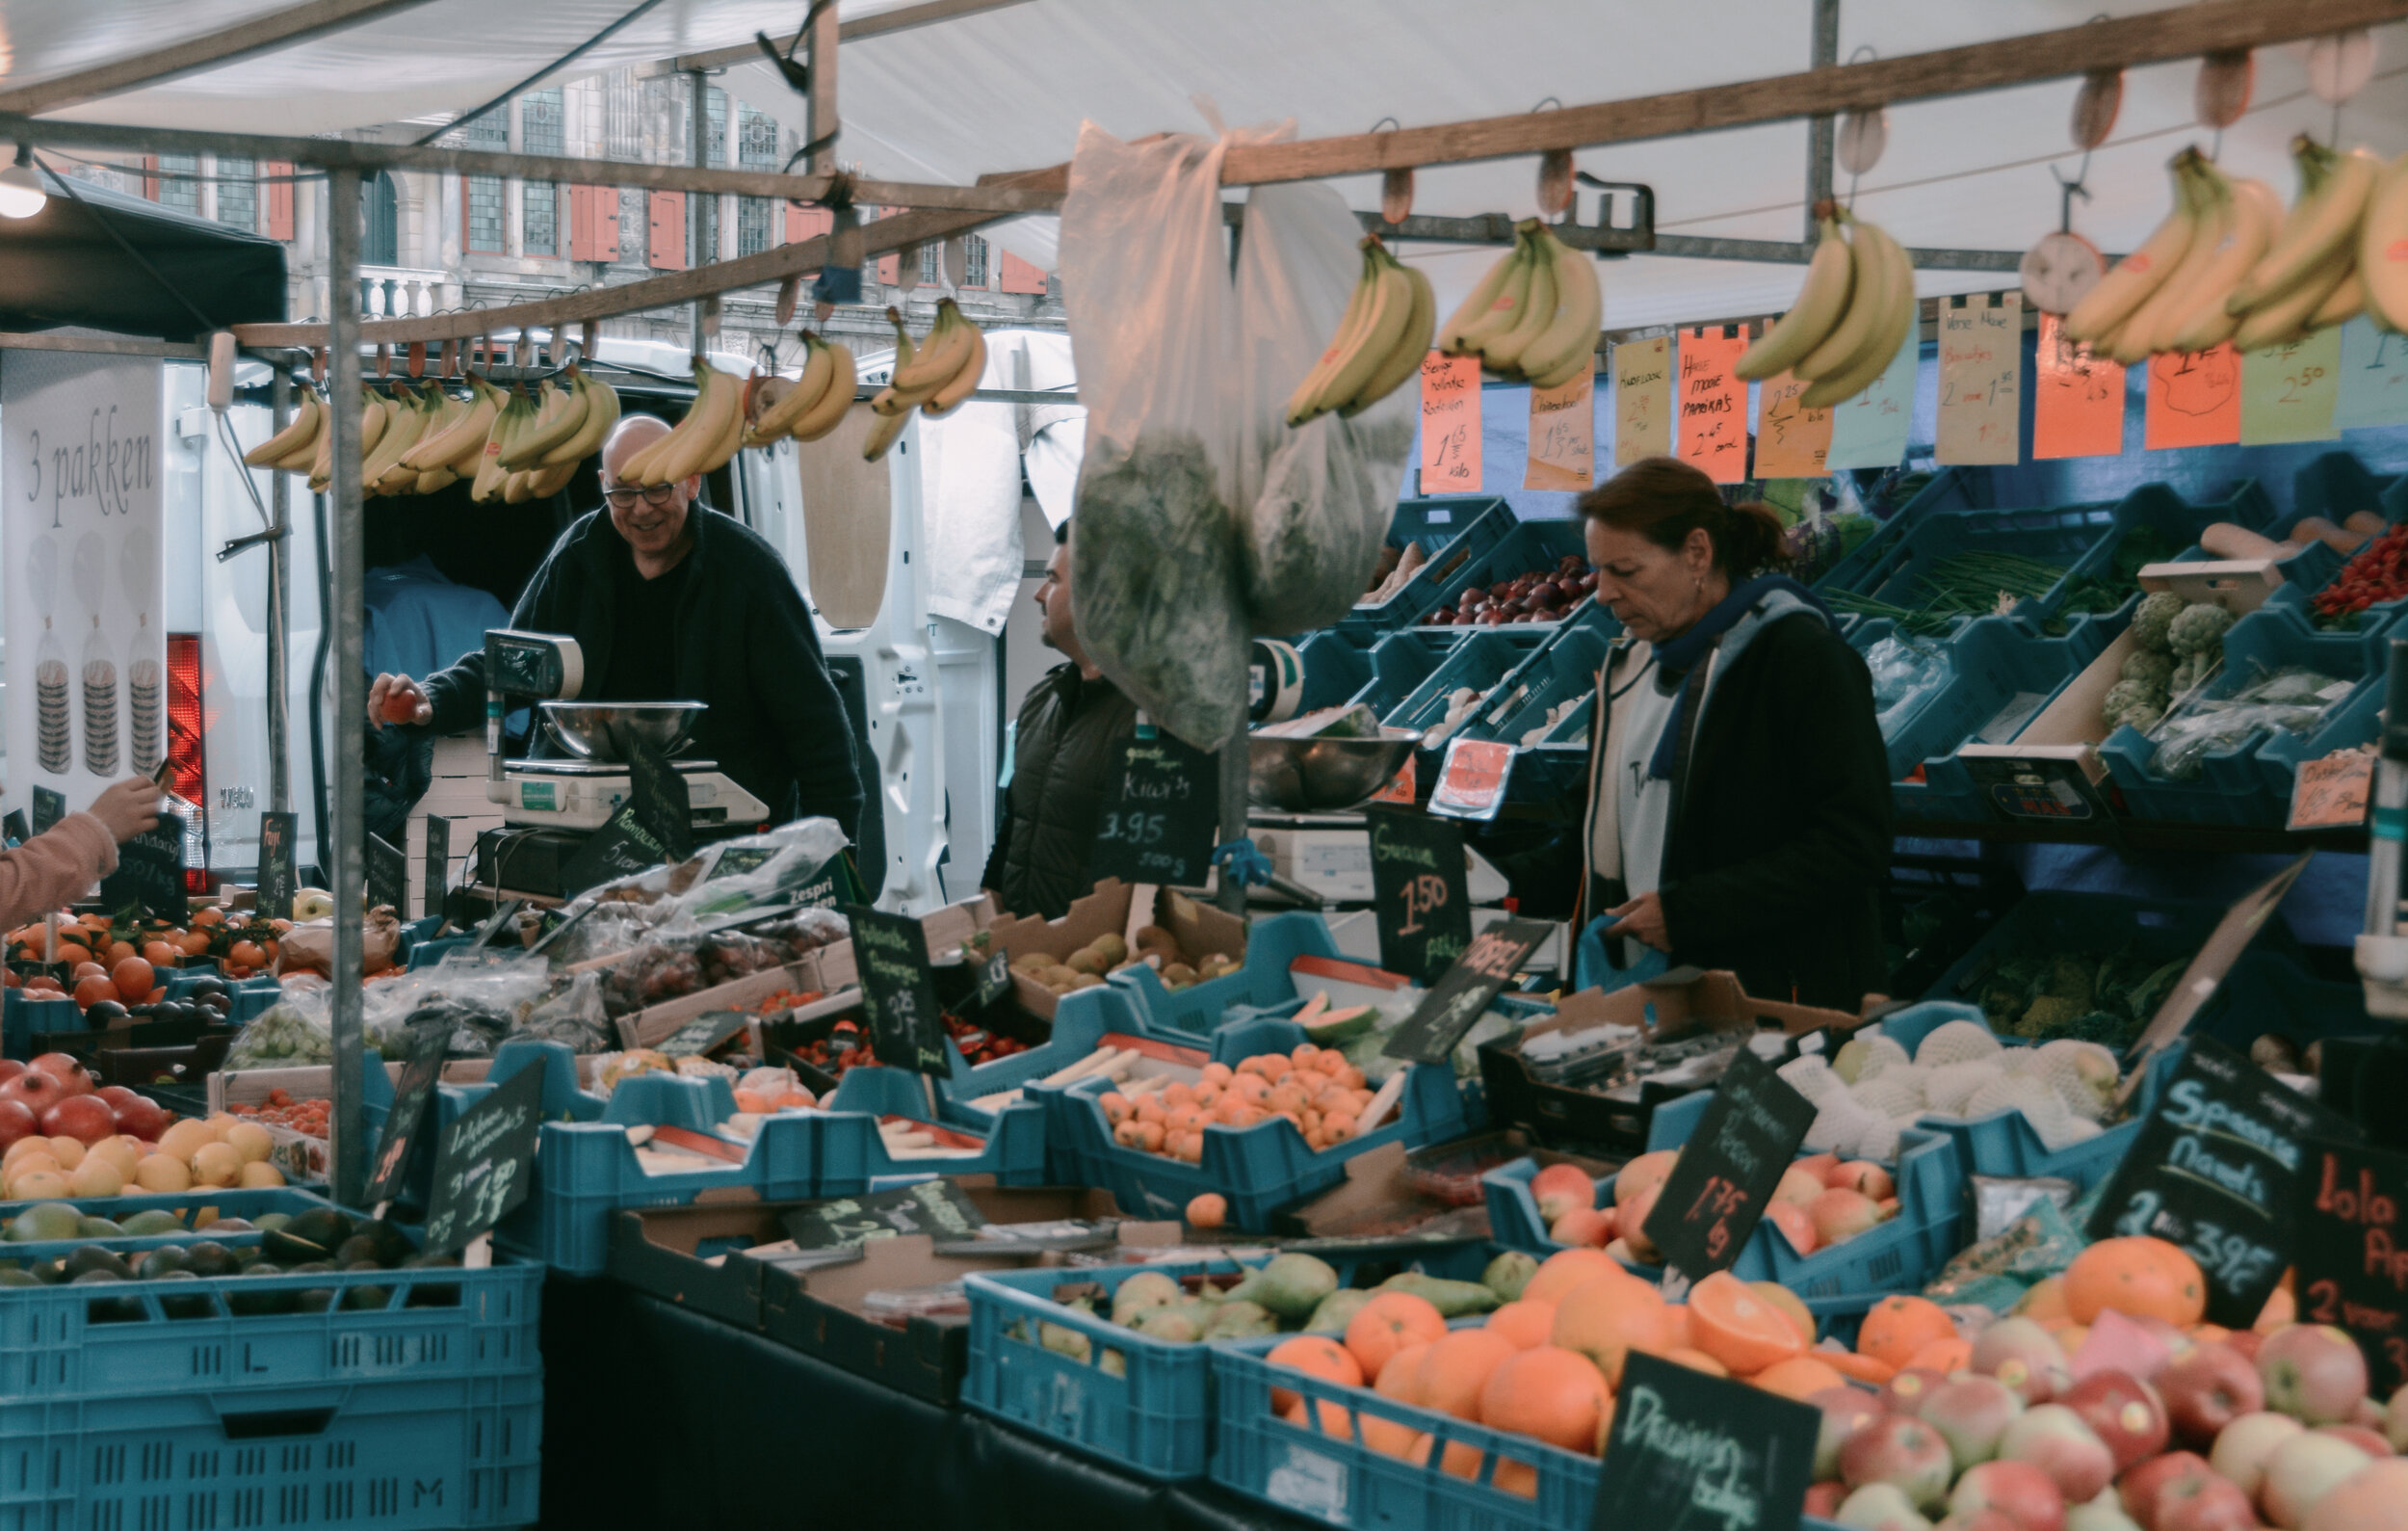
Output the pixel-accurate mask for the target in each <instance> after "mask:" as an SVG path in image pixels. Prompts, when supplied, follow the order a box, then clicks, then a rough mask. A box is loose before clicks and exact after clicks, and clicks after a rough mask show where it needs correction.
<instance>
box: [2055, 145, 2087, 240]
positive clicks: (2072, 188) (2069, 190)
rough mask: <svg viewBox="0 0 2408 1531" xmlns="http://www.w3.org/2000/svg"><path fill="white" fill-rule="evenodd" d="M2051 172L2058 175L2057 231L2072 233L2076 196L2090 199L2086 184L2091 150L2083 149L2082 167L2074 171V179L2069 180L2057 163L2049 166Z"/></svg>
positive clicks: (2085, 199) (2084, 199)
mask: <svg viewBox="0 0 2408 1531" xmlns="http://www.w3.org/2000/svg"><path fill="white" fill-rule="evenodd" d="M2049 173H2050V174H2051V175H2054V176H2055V177H2056V190H2057V215H2056V229H2057V232H2058V233H2060V234H2070V233H2072V232H2073V231H2074V198H2077V197H2079V198H2081V199H2082V200H2083V201H2085V202H2086V201H2088V200H2090V188H2089V186H2088V185H2087V184H2085V183H2086V182H2087V181H2088V180H2089V177H2090V151H2089V150H2088V149H2084V150H2082V154H2081V170H2078V171H2076V172H2074V178H2073V179H2072V180H2067V179H2066V178H2065V172H2062V171H2060V170H2058V169H2057V168H2056V167H2055V165H2051V166H2050V167H2049Z"/></svg>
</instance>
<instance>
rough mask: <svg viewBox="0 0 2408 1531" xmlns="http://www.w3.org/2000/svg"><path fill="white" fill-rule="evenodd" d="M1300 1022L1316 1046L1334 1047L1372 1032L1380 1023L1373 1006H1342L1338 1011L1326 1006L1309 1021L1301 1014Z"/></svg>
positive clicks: (1377, 1013)
mask: <svg viewBox="0 0 2408 1531" xmlns="http://www.w3.org/2000/svg"><path fill="white" fill-rule="evenodd" d="M1307 1008H1308V1009H1309V1008H1310V1007H1309V1006H1308V1007H1307ZM1298 1020H1299V1023H1300V1024H1302V1025H1303V1027H1304V1035H1305V1036H1307V1037H1309V1038H1311V1039H1312V1040H1313V1044H1314V1045H1315V1046H1317V1047H1334V1046H1336V1045H1338V1044H1339V1043H1343V1042H1348V1041H1351V1040H1352V1039H1354V1038H1356V1037H1360V1036H1362V1035H1363V1034H1364V1033H1365V1032H1367V1031H1370V1030H1371V1029H1372V1027H1373V1026H1374V1025H1375V1024H1377V1023H1378V1020H1379V1011H1378V1009H1377V1008H1376V1007H1374V1006H1372V1005H1341V1006H1339V1007H1337V1008H1336V1009H1329V1008H1326V1006H1325V1005H1324V1008H1323V1009H1322V1011H1321V1012H1320V1013H1319V1014H1317V1015H1316V1016H1313V1017H1312V1018H1311V1019H1309V1020H1306V1019H1304V1018H1303V1017H1302V1016H1301V1013H1299V1016H1298Z"/></svg>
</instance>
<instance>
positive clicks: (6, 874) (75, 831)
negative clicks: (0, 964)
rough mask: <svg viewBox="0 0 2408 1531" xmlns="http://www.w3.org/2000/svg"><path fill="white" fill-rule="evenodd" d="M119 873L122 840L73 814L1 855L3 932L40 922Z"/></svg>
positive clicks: (89, 818) (95, 822) (87, 817)
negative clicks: (115, 872)
mask: <svg viewBox="0 0 2408 1531" xmlns="http://www.w3.org/2000/svg"><path fill="white" fill-rule="evenodd" d="M117 869H118V845H117V840H116V839H115V838H114V837H113V836H111V834H110V833H109V829H108V826H106V825H104V824H102V823H101V822H100V821H99V820H98V819H96V818H93V817H92V815H91V814H89V813H70V814H68V815H67V816H66V817H65V818H64V819H61V820H60V821H59V822H58V823H56V824H54V825H52V826H51V827H50V828H48V829H47V830H44V831H41V832H40V833H39V834H37V835H35V836H34V837H33V838H32V839H30V840H28V841H26V842H25V843H24V844H23V845H20V846H18V847H17V848H16V849H15V850H13V851H6V852H0V927H10V928H13V927H14V926H17V925H21V924H23V923H24V922H25V921H27V920H29V919H39V918H40V917H41V916H42V915H44V914H47V913H49V912H50V911H52V910H55V909H59V908H61V907H63V906H65V905H66V904H68V903H71V902H73V901H74V900H76V899H78V898H81V897H83V896H84V894H85V893H87V892H89V891H90V890H91V888H92V884H94V883H96V882H98V881H99V880H100V879H101V878H103V877H106V876H108V875H109V874H110V873H111V872H114V871H116V870H117Z"/></svg>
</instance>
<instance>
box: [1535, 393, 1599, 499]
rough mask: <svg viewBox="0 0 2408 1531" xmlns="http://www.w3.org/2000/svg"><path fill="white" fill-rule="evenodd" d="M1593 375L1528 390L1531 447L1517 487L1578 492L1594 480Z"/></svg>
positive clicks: (1595, 464) (1594, 415)
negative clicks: (1556, 385)
mask: <svg viewBox="0 0 2408 1531" xmlns="http://www.w3.org/2000/svg"><path fill="white" fill-rule="evenodd" d="M1595 385H1596V380H1595V379H1594V378H1592V377H1590V376H1589V375H1588V374H1586V373H1583V374H1582V375H1581V376H1579V377H1577V378H1575V379H1573V380H1572V381H1571V382H1570V383H1565V384H1564V385H1563V386H1561V387H1559V388H1532V389H1531V426H1530V442H1531V451H1530V458H1529V460H1528V461H1527V462H1525V463H1524V464H1523V467H1522V488H1526V489H1556V490H1570V491H1572V492H1575V493H1577V492H1579V491H1581V490H1583V489H1585V488H1588V487H1589V486H1590V485H1592V484H1594V483H1596V482H1597V413H1596V393H1595Z"/></svg>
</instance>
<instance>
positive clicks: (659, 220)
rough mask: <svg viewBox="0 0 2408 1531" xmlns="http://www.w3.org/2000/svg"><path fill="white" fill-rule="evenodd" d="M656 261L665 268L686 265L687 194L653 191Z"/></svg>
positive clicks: (652, 209)
mask: <svg viewBox="0 0 2408 1531" xmlns="http://www.w3.org/2000/svg"><path fill="white" fill-rule="evenodd" d="M650 211H651V215H652V252H651V254H652V265H653V266H654V268H655V269H657V270H661V271H684V270H685V269H686V194H685V193H684V192H654V193H652V194H651V208H650Z"/></svg>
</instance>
